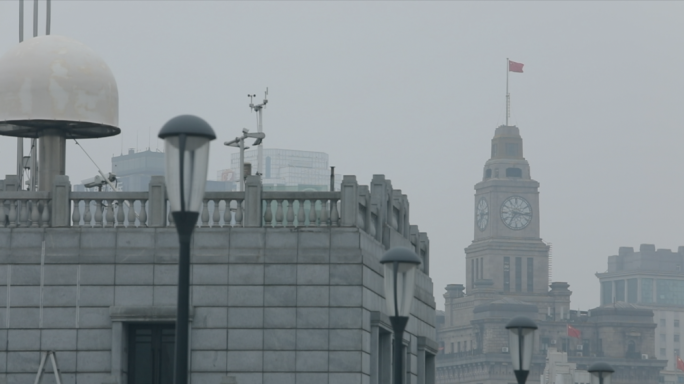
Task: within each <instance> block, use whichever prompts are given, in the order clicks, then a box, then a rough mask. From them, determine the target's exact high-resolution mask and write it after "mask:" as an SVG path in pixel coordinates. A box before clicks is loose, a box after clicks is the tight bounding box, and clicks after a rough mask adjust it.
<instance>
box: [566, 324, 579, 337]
mask: <svg viewBox="0 0 684 384" xmlns="http://www.w3.org/2000/svg"><path fill="white" fill-rule="evenodd" d="M568 337H574V338H576V339H580V338H582V333H581V332H580V331H579V329H577V328H575V327H573V326H572V325H570V324H568Z"/></svg>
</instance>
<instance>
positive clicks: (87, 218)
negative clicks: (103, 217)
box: [83, 200, 93, 227]
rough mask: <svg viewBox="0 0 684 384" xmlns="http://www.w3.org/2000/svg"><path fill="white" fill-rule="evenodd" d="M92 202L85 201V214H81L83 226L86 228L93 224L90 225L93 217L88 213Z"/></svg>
mask: <svg viewBox="0 0 684 384" xmlns="http://www.w3.org/2000/svg"><path fill="white" fill-rule="evenodd" d="M92 202H93V201H92V200H86V201H85V208H84V210H85V213H84V214H83V225H84V226H86V227H92V226H93V223H92V219H93V215H92V213H90V203H92Z"/></svg>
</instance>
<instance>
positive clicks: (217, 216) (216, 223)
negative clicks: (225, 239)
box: [211, 199, 221, 227]
mask: <svg viewBox="0 0 684 384" xmlns="http://www.w3.org/2000/svg"><path fill="white" fill-rule="evenodd" d="M212 201H213V202H214V212H213V213H212V215H211V221H212V223H211V226H212V227H220V226H221V211H220V209H219V208H221V200H219V199H216V200H212Z"/></svg>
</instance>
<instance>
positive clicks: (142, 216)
mask: <svg viewBox="0 0 684 384" xmlns="http://www.w3.org/2000/svg"><path fill="white" fill-rule="evenodd" d="M152 177H154V176H152ZM138 223H139V224H138V225H140V226H141V227H147V226H148V223H147V200H145V199H142V200H140V213H138Z"/></svg>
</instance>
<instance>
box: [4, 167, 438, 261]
mask: <svg viewBox="0 0 684 384" xmlns="http://www.w3.org/2000/svg"><path fill="white" fill-rule="evenodd" d="M18 184H19V183H18V180H17V178H16V176H7V177H6V178H5V180H0V227H9V228H22V227H90V228H112V227H126V228H136V227H166V226H173V220H172V217H171V212H170V209H169V204H168V200H167V197H166V191H165V188H166V187H165V184H164V178H163V177H161V176H154V177H152V180H151V181H150V184H149V190H148V191H145V192H72V191H71V184H70V182H69V178H68V176H57V177H56V179H55V185H54V186H53V189H52V191H46V192H27V191H20V190H18V189H19V188H18ZM197 226H198V227H199V228H235V227H290V228H299V227H357V228H359V229H361V230H362V231H364V232H366V233H368V234H369V235H370V236H371V237H373V238H375V239H376V240H377V241H378V242H380V243H381V244H383V245H384V246H385V247H386V248H389V247H391V246H397V245H402V244H404V245H405V244H411V245H412V246H413V247H415V250H416V253H418V255H421V254H422V255H426V254H427V253H428V241H427V236H426V235H425V234H423V233H420V232H419V231H418V227H417V226H414V225H410V223H409V202H408V199H407V197H406V195H403V194H402V193H401V191H400V190H396V189H394V188H393V187H392V183H391V182H390V181H389V180H386V179H385V177H384V176H383V175H375V176H373V179H372V181H371V185H370V186H365V185H359V184H358V183H357V181H356V177H355V176H344V179H343V181H342V184H341V190H340V191H335V192H332V191H331V192H328V191H295V192H280V191H264V190H263V188H262V184H261V179H260V178H259V177H258V176H248V177H247V180H246V182H245V191H244V192H207V193H205V196H204V200H203V203H202V207H201V211H200V216H199V219H198V222H197ZM397 235H399V237H401V238H403V239H404V240H403V241H399V242H398V241H397V240H396V239H394V240H393V238H396V237H397ZM405 240H408V242H407V241H405ZM421 257H422V256H421ZM425 261H426V263H424V264H423V265H424V268H427V259H425Z"/></svg>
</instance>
